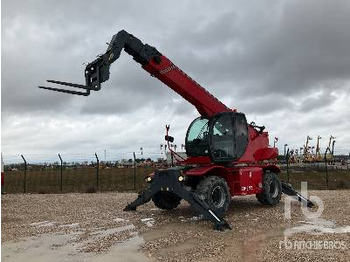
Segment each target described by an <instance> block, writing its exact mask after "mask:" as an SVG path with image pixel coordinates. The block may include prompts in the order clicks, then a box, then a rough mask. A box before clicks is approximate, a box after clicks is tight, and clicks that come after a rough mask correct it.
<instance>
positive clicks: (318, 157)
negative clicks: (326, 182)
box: [314, 135, 323, 162]
mask: <svg viewBox="0 0 350 262" xmlns="http://www.w3.org/2000/svg"><path fill="white" fill-rule="evenodd" d="M321 139H322V137H321V136H320V135H318V136H317V143H316V152H315V159H314V160H315V161H316V162H322V161H323V157H322V154H321V148H320V140H321Z"/></svg>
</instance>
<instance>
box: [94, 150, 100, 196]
mask: <svg viewBox="0 0 350 262" xmlns="http://www.w3.org/2000/svg"><path fill="white" fill-rule="evenodd" d="M95 157H96V161H97V169H96V190H98V177H99V173H100V160H99V159H98V156H97V154H96V153H95Z"/></svg>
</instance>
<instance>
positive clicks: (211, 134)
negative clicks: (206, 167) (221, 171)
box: [186, 112, 248, 162]
mask: <svg viewBox="0 0 350 262" xmlns="http://www.w3.org/2000/svg"><path fill="white" fill-rule="evenodd" d="M247 144H248V124H247V120H246V118H245V115H244V114H243V113H236V112H225V113H220V114H217V115H214V116H213V117H209V118H207V117H198V118H196V119H195V120H194V121H193V122H192V123H191V125H190V126H189V128H188V130H187V134H186V154H187V155H188V156H192V157H198V156H209V157H210V158H211V160H212V161H213V162H230V161H235V160H238V159H239V158H240V157H242V156H243V154H244V152H245V149H246V146H247Z"/></svg>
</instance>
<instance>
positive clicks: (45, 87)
mask: <svg viewBox="0 0 350 262" xmlns="http://www.w3.org/2000/svg"><path fill="white" fill-rule="evenodd" d="M38 87H39V88H42V89H46V90H51V91H56V92H61V93H65V94H72V95H81V96H88V95H89V94H90V89H86V88H85V89H86V92H79V91H72V90H66V89H62V88H55V87H47V86H38Z"/></svg>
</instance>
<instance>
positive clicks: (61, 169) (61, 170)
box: [58, 154, 63, 192]
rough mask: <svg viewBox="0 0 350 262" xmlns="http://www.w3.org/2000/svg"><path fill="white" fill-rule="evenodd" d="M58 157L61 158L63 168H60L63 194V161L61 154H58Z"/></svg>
mask: <svg viewBox="0 0 350 262" xmlns="http://www.w3.org/2000/svg"><path fill="white" fill-rule="evenodd" d="M58 157H59V158H60V161H61V168H60V173H61V178H60V180H61V181H60V185H61V192H62V191H63V161H62V157H61V155H60V154H58Z"/></svg>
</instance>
